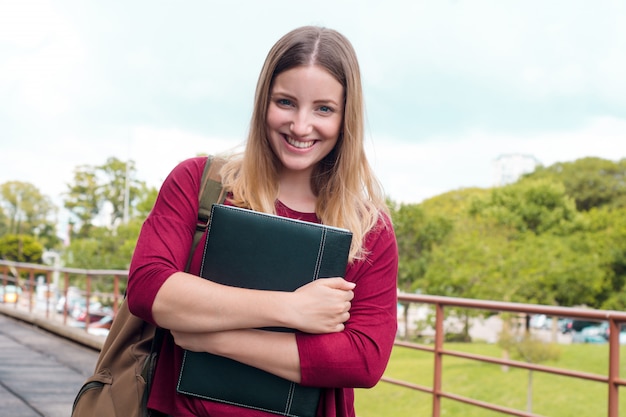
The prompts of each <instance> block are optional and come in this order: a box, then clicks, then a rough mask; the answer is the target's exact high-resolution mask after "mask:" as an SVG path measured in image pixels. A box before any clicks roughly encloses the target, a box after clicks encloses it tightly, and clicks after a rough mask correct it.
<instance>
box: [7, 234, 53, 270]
mask: <svg viewBox="0 0 626 417" xmlns="http://www.w3.org/2000/svg"><path fill="white" fill-rule="evenodd" d="M42 254H43V246H42V245H41V243H39V242H38V241H37V240H35V238H34V237H33V236H28V235H17V234H8V235H4V236H2V237H0V259H5V260H7V261H14V262H29V263H41V256H42Z"/></svg>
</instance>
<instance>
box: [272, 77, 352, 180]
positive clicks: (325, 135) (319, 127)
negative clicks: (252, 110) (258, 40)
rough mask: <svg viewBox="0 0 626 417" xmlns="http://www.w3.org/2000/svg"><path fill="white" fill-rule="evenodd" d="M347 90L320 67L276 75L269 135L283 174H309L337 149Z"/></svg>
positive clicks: (273, 86)
mask: <svg viewBox="0 0 626 417" xmlns="http://www.w3.org/2000/svg"><path fill="white" fill-rule="evenodd" d="M343 110H344V89H343V86H342V85H341V84H340V83H339V81H337V80H336V79H335V78H334V77H333V76H332V75H331V74H330V73H329V72H328V71H326V70H325V69H324V68H322V67H320V66H317V65H306V66H298V67H294V68H291V69H289V70H287V71H284V72H282V73H280V74H279V75H277V76H276V78H275V79H274V83H273V85H272V89H271V91H270V102H269V105H268V108H267V134H268V138H269V141H270V145H271V147H272V150H273V151H274V153H275V154H276V156H277V157H278V159H279V160H280V161H281V163H282V165H283V170H282V172H281V175H285V174H289V173H300V174H301V173H307V174H308V175H309V176H310V174H311V172H312V170H313V168H314V167H315V165H316V164H317V163H318V162H319V161H321V160H322V159H323V158H324V157H325V156H326V155H328V153H329V152H330V151H331V150H332V149H333V148H334V147H335V145H336V144H337V140H338V138H339V135H340V132H341V126H342V122H343Z"/></svg>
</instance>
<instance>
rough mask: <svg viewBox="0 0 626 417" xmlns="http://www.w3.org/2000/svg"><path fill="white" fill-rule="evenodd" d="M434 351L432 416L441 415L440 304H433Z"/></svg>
mask: <svg viewBox="0 0 626 417" xmlns="http://www.w3.org/2000/svg"><path fill="white" fill-rule="evenodd" d="M435 309H436V315H435V351H434V361H435V363H434V376H433V417H439V416H440V415H441V380H442V376H441V373H442V371H443V341H444V331H443V320H444V307H443V305H442V304H440V303H437V304H435Z"/></svg>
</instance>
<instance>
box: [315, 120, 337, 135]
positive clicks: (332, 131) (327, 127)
mask: <svg viewBox="0 0 626 417" xmlns="http://www.w3.org/2000/svg"><path fill="white" fill-rule="evenodd" d="M320 129H321V130H322V131H323V134H324V136H326V137H327V138H335V139H336V138H338V137H339V133H340V132H341V120H339V121H337V120H328V121H327V123H324V124H323V125H322V126H320Z"/></svg>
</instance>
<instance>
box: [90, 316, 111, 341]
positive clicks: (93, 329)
mask: <svg viewBox="0 0 626 417" xmlns="http://www.w3.org/2000/svg"><path fill="white" fill-rule="evenodd" d="M112 323H113V314H107V315H106V316H104V317H102V318H101V319H100V320H98V321H97V322H95V323H90V324H89V328H88V329H87V332H88V333H89V334H93V335H96V336H106V335H108V334H109V330H110V329H111V324H112Z"/></svg>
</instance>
